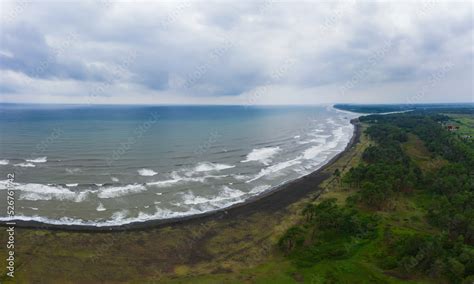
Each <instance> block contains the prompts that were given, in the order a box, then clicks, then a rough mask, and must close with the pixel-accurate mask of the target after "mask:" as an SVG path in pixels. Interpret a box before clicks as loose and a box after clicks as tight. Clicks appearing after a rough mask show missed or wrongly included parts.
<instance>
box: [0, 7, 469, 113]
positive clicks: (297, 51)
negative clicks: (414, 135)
mask: <svg viewBox="0 0 474 284" xmlns="http://www.w3.org/2000/svg"><path fill="white" fill-rule="evenodd" d="M400 2H403V1H397V2H387V1H381V2H380V1H379V2H377V3H376V2H369V1H344V2H337V3H336V2H332V1H331V2H322V1H305V2H291V3H290V2H276V1H262V2H256V1H252V2H250V1H226V2H223V1H219V2H211V1H200V2H193V1H191V2H189V1H188V2H186V1H185V2H173V3H171V2H167V3H166V4H163V3H156V2H152V1H138V3H137V2H136V1H134V2H133V3H132V1H119V2H115V1H110V0H103V1H80V2H79V1H70V0H69V1H52V2H48V1H37V2H36V1H28V0H26V1H25V0H18V1H1V46H0V76H1V77H0V92H1V98H0V101H1V102H28V103H93V104H96V103H107V104H115V103H120V104H122V103H139V104H140V103H143V104H148V103H150V104H319V103H336V102H349V103H424V102H473V101H474V97H473V80H472V77H473V52H474V50H473V48H474V44H473V36H474V30H473V26H474V24H473V4H472V2H464V3H463V2H452V1H450V2H440V1H427V2H412V1H406V2H403V3H400ZM224 3H225V4H224Z"/></svg>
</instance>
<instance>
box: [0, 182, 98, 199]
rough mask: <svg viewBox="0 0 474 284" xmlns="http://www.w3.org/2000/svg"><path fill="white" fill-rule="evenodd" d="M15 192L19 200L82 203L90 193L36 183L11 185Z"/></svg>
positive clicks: (1, 186) (4, 184) (1, 184)
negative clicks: (18, 194) (17, 193)
mask: <svg viewBox="0 0 474 284" xmlns="http://www.w3.org/2000/svg"><path fill="white" fill-rule="evenodd" d="M12 185H13V186H14V188H15V190H17V191H19V193H20V197H19V199H20V200H31V201H36V200H70V201H74V202H82V201H84V200H85V199H86V198H87V195H88V194H89V193H91V192H92V191H91V190H86V191H80V192H74V191H71V190H69V189H68V188H65V187H62V186H58V185H45V184H38V183H12ZM6 186H7V185H6V183H3V182H2V183H0V189H2V190H3V189H6Z"/></svg>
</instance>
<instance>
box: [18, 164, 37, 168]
mask: <svg viewBox="0 0 474 284" xmlns="http://www.w3.org/2000/svg"><path fill="white" fill-rule="evenodd" d="M14 166H15V167H22V168H34V167H36V165H35V164H32V163H19V164H15V165H14Z"/></svg>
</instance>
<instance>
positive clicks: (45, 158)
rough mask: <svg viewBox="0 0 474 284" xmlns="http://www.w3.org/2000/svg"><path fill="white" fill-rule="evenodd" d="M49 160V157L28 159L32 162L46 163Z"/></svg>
mask: <svg viewBox="0 0 474 284" xmlns="http://www.w3.org/2000/svg"><path fill="white" fill-rule="evenodd" d="M47 160H48V157H39V158H36V159H27V160H26V161H27V162H30V163H46V162H47Z"/></svg>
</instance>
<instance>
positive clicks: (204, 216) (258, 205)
mask: <svg viewBox="0 0 474 284" xmlns="http://www.w3.org/2000/svg"><path fill="white" fill-rule="evenodd" d="M351 124H352V125H353V126H354V131H353V134H352V137H351V139H350V141H349V143H348V144H347V146H346V148H345V149H344V150H343V151H341V152H340V153H338V154H337V155H336V156H334V157H333V158H332V159H330V160H329V161H328V162H327V163H326V164H324V165H323V166H321V167H320V168H319V169H317V170H315V171H314V172H312V173H310V174H308V175H306V176H303V177H301V178H298V179H295V180H292V181H289V182H287V183H285V184H282V185H280V186H277V187H275V188H273V189H272V190H269V191H267V192H264V193H262V194H260V195H258V196H255V197H252V198H249V199H248V200H246V201H244V202H242V203H238V204H234V205H232V206H230V207H226V208H222V209H218V210H214V211H209V212H204V213H201V214H195V215H190V216H183V217H176V218H169V219H157V220H148V221H144V222H133V223H129V224H124V225H117V226H102V227H98V226H92V225H90V226H89V225H65V224H48V223H42V222H37V221H22V220H13V222H15V227H17V228H25V229H45V230H60V231H75V232H114V231H117V232H119V231H133V230H148V229H156V228H160V227H164V226H169V225H181V224H183V225H184V224H192V223H202V222H205V221H209V220H215V219H219V220H221V219H232V218H237V217H241V216H248V215H251V214H254V213H257V212H262V211H266V212H275V211H278V210H281V209H284V208H286V207H287V206H289V205H291V204H292V203H294V202H296V201H298V200H300V199H302V198H304V197H306V196H307V195H308V194H309V193H313V192H317V193H318V195H319V194H320V193H321V190H320V188H319V185H320V184H321V183H322V182H323V181H324V180H326V179H327V178H328V177H329V176H330V175H331V174H330V173H326V172H324V171H325V169H327V168H328V167H330V166H331V165H332V164H334V163H335V162H336V161H337V160H338V159H339V158H341V157H342V156H343V155H345V154H346V153H347V152H348V150H349V149H351V148H353V147H354V146H355V145H356V144H357V143H358V142H359V138H360V135H361V127H360V123H359V120H358V118H355V119H352V120H351ZM10 222H11V221H9V222H8V223H10ZM6 226H11V225H8V224H7V222H0V227H6Z"/></svg>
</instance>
